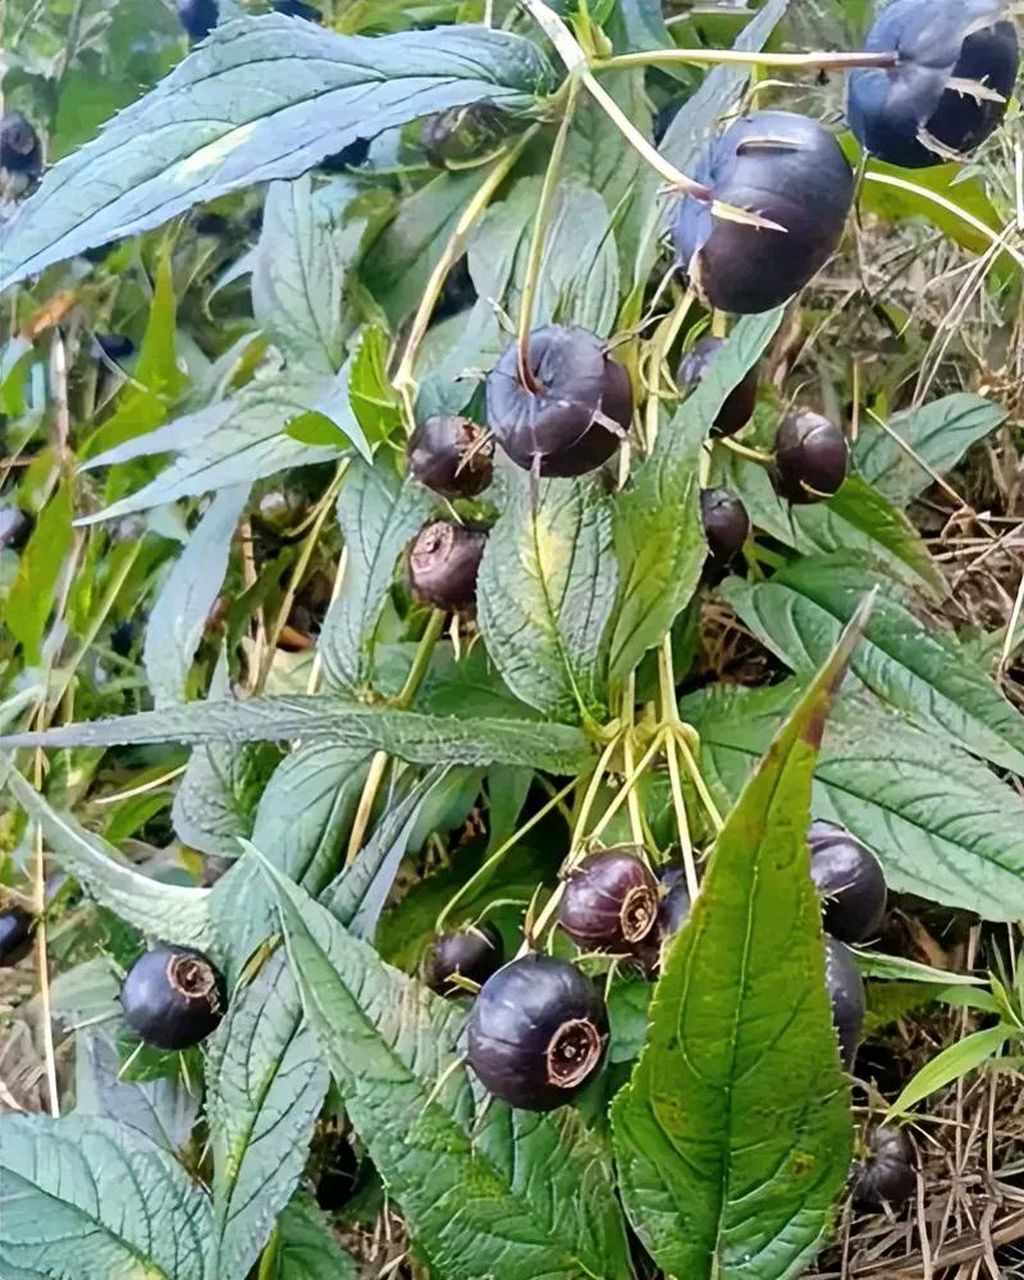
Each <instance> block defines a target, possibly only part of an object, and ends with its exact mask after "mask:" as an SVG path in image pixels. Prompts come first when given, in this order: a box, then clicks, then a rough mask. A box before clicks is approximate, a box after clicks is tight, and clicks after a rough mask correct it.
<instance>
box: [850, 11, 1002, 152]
mask: <svg viewBox="0 0 1024 1280" xmlns="http://www.w3.org/2000/svg"><path fill="white" fill-rule="evenodd" d="M1005 10H1006V5H1005V4H1004V3H1003V0H967V2H966V3H965V0H892V3H891V4H889V5H887V6H886V7H885V8H884V9H883V10H882V11H881V13H880V14H879V15H878V18H877V19H876V20H875V24H874V26H873V27H872V28H871V31H870V32H869V34H868V38H867V40H866V41H865V46H864V47H865V48H866V49H868V50H869V51H870V52H873V53H875V52H889V51H893V52H896V53H898V54H899V62H898V63H897V65H896V66H895V67H893V68H891V69H889V70H879V69H876V68H870V69H867V68H865V69H862V70H858V71H854V72H853V73H852V74H851V76H850V78H849V82H848V86H847V108H846V114H847V116H848V118H849V121H850V128H851V129H852V130H853V132H854V135H855V136H856V138H857V140H858V141H859V142H860V144H861V146H862V147H864V149H865V150H866V151H869V152H871V153H872V154H873V155H876V156H878V157H879V159H881V160H887V161H888V162H889V163H890V164H898V165H901V166H902V167H903V168H905V169H922V168H925V167H927V166H928V165H933V164H942V163H943V162H944V161H947V160H957V159H961V158H963V157H964V156H966V155H968V154H969V153H970V152H972V151H974V150H975V149H976V148H977V147H978V146H980V145H981V143H982V142H984V141H985V139H986V138H987V137H988V136H989V135H990V134H991V133H992V132H993V131H994V130H995V129H996V128H997V127H998V125H999V123H1000V121H1001V120H1002V119H1003V116H1004V115H1005V114H1006V100H1007V98H1008V97H1009V96H1010V94H1011V93H1012V92H1013V86H1014V84H1015V83H1016V79H1017V67H1018V64H1019V62H1020V46H1019V43H1018V40H1017V33H1016V31H1015V29H1014V26H1013V23H1012V22H1008V21H1003V20H1002V18H1003V15H1004V13H1005Z"/></svg>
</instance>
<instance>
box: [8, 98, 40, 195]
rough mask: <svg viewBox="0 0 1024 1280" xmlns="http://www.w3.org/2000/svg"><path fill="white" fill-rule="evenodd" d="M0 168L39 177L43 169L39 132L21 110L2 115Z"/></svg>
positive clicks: (9, 171)
mask: <svg viewBox="0 0 1024 1280" xmlns="http://www.w3.org/2000/svg"><path fill="white" fill-rule="evenodd" d="M0 168H2V169H6V170H7V172H8V173H17V174H22V175H24V176H25V177H27V178H32V179H34V178H38V177H39V175H40V173H41V172H42V169H43V148H42V145H41V143H40V141H39V134H38V133H36V131H35V129H33V127H32V125H31V124H30V123H29V122H28V120H26V119H25V117H24V116H23V115H22V114H21V112H20V111H10V112H8V113H7V114H6V115H4V116H2V117H0Z"/></svg>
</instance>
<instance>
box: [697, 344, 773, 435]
mask: <svg viewBox="0 0 1024 1280" xmlns="http://www.w3.org/2000/svg"><path fill="white" fill-rule="evenodd" d="M724 344H725V339H724V338H712V337H707V338H701V340H700V342H698V343H697V345H696V346H695V347H694V348H693V350H692V351H691V352H689V353H688V354H687V355H685V356H683V359H682V362H681V363H680V365H679V371H678V372H677V374H676V382H677V383H678V384H679V389H680V391H682V392H684V393H685V392H687V391H689V390H690V389H691V388H692V387H695V386H696V385H697V383H698V382H700V381H701V379H702V378H703V377H704V375H705V374H706V373H707V371H708V366H709V365H710V363H711V360H712V357H713V356H714V355H715V353H716V352H717V351H718V350H719V348H720V347H722V346H723V345H724ZM758 380H759V379H758V367H757V365H754V367H753V368H752V369H750V370H749V371H748V372H747V373H746V375H745V376H744V378H743V381H742V382H741V383H739V384H738V385H737V386H735V387H733V389H732V390H731V391H730V392H729V394H728V395H727V396H726V397H725V401H724V402H723V404H722V407H721V409H719V411H718V417H717V418H715V427H714V434H715V435H718V436H734V435H735V434H736V432H737V431H742V430H743V428H744V427H745V426H746V425H747V423H748V422H749V421H750V419H751V418H752V417H753V416H754V406H755V405H756V404H757V385H758Z"/></svg>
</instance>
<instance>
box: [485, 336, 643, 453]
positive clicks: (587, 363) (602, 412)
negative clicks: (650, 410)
mask: <svg viewBox="0 0 1024 1280" xmlns="http://www.w3.org/2000/svg"><path fill="white" fill-rule="evenodd" d="M528 372H529V379H528V380H529V385H525V384H524V382H523V380H522V378H521V377H520V369H519V348H518V346H517V344H515V343H512V344H511V345H510V346H509V347H508V348H507V349H506V350H505V353H504V354H503V355H502V357H501V359H500V360H499V361H498V363H497V364H496V365H495V367H494V368H493V369H492V370H491V373H490V375H489V376H488V379H487V425H488V427H489V428H490V429H491V431H492V432H493V433H494V435H495V437H496V438H497V440H498V443H499V444H500V445H501V447H502V448H503V449H504V450H505V452H506V453H507V454H508V456H509V457H510V458H511V459H512V461H513V462H516V463H518V464H519V466H521V467H524V468H526V470H528V471H530V470H536V472H537V473H538V474H540V475H542V476H579V475H583V474H584V473H585V472H587V471H593V470H594V469H595V467H599V466H600V465H601V464H602V463H603V462H607V461H608V459H609V458H610V457H611V456H612V454H613V453H614V452H615V450H616V449H617V448H618V446H619V441H620V440H621V439H622V438H623V437H624V436H625V435H626V433H627V432H628V430H629V423H630V419H631V418H632V416H633V391H632V388H631V387H630V384H629V377H628V375H627V373H626V371H625V369H623V367H622V365H620V364H618V363H617V362H616V361H615V360H613V359H612V357H611V356H610V355H609V354H608V348H607V344H606V343H604V342H602V341H601V339H600V338H598V337H597V335H596V334H593V333H590V332H589V331H588V330H587V329H581V328H578V327H575V326H565V325H558V324H552V325H548V326H547V327H545V328H543V329H535V330H534V331H533V332H532V333H531V334H530V339H529V371H528Z"/></svg>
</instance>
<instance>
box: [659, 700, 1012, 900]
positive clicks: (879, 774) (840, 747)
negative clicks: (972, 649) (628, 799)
mask: <svg viewBox="0 0 1024 1280" xmlns="http://www.w3.org/2000/svg"><path fill="white" fill-rule="evenodd" d="M798 692H799V691H798V688H797V687H795V686H794V682H792V681H790V682H788V683H787V684H786V685H783V686H778V687H776V688H772V689H757V690H754V689H739V688H725V687H721V688H718V689H715V690H714V691H712V692H711V693H710V694H698V695H695V696H693V697H691V698H687V699H685V700H684V702H683V703H682V706H681V711H682V714H683V715H684V716H685V717H686V718H687V719H688V720H690V721H691V722H692V723H694V724H695V725H696V727H697V728H698V730H699V731H700V735H701V748H702V765H703V768H704V770H705V772H706V774H707V775H708V777H709V779H715V780H717V782H718V783H719V784H720V785H722V787H723V788H724V790H725V792H726V793H727V794H731V795H738V794H739V791H740V789H741V787H742V786H743V783H744V781H745V780H746V777H747V774H748V772H749V770H750V768H751V766H752V765H753V764H754V763H755V761H756V760H757V759H758V758H759V757H760V756H761V754H762V753H763V751H764V750H765V748H766V747H767V745H768V743H769V742H770V741H771V738H772V735H773V733H774V732H775V730H776V728H777V726H778V724H779V723H780V721H781V720H782V718H783V717H784V716H785V715H786V714H787V712H788V711H789V709H790V707H791V706H792V704H793V702H794V701H795V699H796V697H797V696H798ZM814 814H815V816H816V817H819V818H825V819H827V820H829V821H832V822H838V823H841V824H842V825H844V826H846V827H847V828H849V830H850V831H852V832H853V834H854V835H855V836H857V837H858V839H860V840H862V841H863V842H864V843H865V844H866V845H867V846H868V847H869V848H871V849H873V850H874V851H875V853H876V854H877V855H878V857H879V858H880V859H881V861H882V865H883V866H884V868H885V877H886V880H887V881H888V883H889V887H890V888H891V889H893V890H894V891H896V892H898V893H912V894H916V895H917V896H919V897H924V898H929V899H931V900H932V901H934V902H939V903H942V904H943V905H944V906H949V907H955V908H958V909H960V910H964V911H972V912H975V913H977V914H978V915H980V916H981V917H982V918H983V919H986V920H1007V921H1010V920H1018V919H1020V918H1021V917H1022V916H1024V800H1022V799H1021V797H1020V796H1018V795H1017V793H1016V792H1015V791H1014V790H1013V789H1012V788H1010V787H1007V786H1006V785H1005V784H1004V783H1002V782H1000V781H999V779H998V778H996V777H995V775H994V774H993V773H992V772H991V771H990V770H989V769H987V768H986V767H985V766H984V765H983V764H981V763H979V762H978V761H977V760H974V759H973V758H972V757H971V756H968V755H965V754H963V753H962V752H960V751H958V750H956V749H955V748H953V747H951V746H949V745H948V744H947V743H945V742H944V741H942V740H941V739H938V738H936V736H935V735H934V734H926V733H922V732H921V731H920V730H918V729H915V728H914V727H913V726H912V725H908V724H907V723H906V721H905V720H904V719H903V718H902V717H900V716H897V715H894V714H892V713H891V712H887V711H886V710H885V708H884V707H882V706H881V705H880V704H879V703H877V702H875V701H874V700H872V701H871V702H868V701H866V700H863V699H860V698H858V699H851V698H848V697H845V696H844V698H843V699H841V700H840V703H839V706H838V707H837V709H836V712H835V714H834V715H833V717H832V720H831V723H830V726H829V734H828V738H827V740H826V742H825V744H824V747H823V750H822V754H821V758H820V759H819V761H818V767H817V772H816V774H815V785H814Z"/></svg>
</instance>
